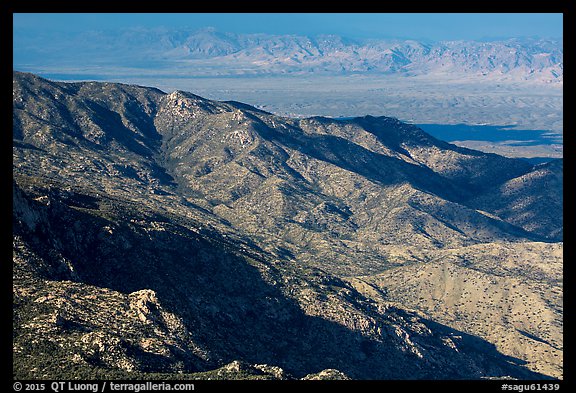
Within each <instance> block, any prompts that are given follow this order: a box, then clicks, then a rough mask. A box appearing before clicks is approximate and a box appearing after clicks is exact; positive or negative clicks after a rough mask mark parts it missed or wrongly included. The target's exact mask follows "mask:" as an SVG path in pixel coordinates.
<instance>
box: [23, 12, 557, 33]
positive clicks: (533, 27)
mask: <svg viewBox="0 0 576 393" xmlns="http://www.w3.org/2000/svg"><path fill="white" fill-rule="evenodd" d="M13 20H14V32H15V34H17V33H18V32H20V31H28V32H33V31H39V30H41V31H44V32H47V31H59V32H80V31H84V30H108V29H110V30H115V29H120V28H128V27H146V28H151V27H168V28H174V27H179V28H192V29H196V28H202V27H214V28H216V29H217V30H219V31H226V32H234V33H269V34H300V35H315V34H337V35H341V36H345V37H349V38H413V39H429V40H458V39H484V38H510V37H527V36H530V37H531V36H535V37H542V38H561V37H562V30H563V15H562V14H559V13H544V14H542V13H506V14H502V13H487V14H486V13H484V14H479V13H467V14H461V13H449V14H446V13H437V14H436V13H426V14H422V13H410V14H398V13H371V14H365V13H331V14H320V13H296V14H289V13H275V14H269V13H246V14H241V13H235V14H227V13H216V14H202V13H196V14H168V13H162V14H146V13H138V14H112V13H111V14H74V13H67V14H56V13H54V14H33V13H26V14H14V15H13Z"/></svg>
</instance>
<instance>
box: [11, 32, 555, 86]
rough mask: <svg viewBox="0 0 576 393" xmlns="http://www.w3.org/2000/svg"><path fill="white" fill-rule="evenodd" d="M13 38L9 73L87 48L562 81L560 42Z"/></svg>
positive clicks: (294, 69)
mask: <svg viewBox="0 0 576 393" xmlns="http://www.w3.org/2000/svg"><path fill="white" fill-rule="evenodd" d="M17 39H18V40H19V41H18V42H17V45H15V49H16V52H15V62H14V65H15V66H16V67H21V66H23V65H25V64H31V62H30V59H33V58H34V56H38V55H42V56H43V58H44V62H43V64H44V65H47V64H51V63H54V64H60V65H61V66H62V65H70V64H73V63H74V60H73V58H72V57H66V54H67V53H74V56H76V57H77V58H83V57H86V58H89V57H90V56H91V53H92V52H90V50H96V51H99V59H100V60H99V62H100V63H103V64H105V63H106V62H107V60H106V59H107V58H106V56H109V55H112V56H114V58H115V59H117V60H119V61H120V64H123V63H126V65H128V64H129V63H132V64H142V65H147V66H154V65H155V66H159V67H160V69H165V68H166V67H169V68H172V74H173V75H176V74H178V75H180V74H181V75H184V74H187V75H195V76H200V75H212V76H216V75H219V76H226V75H267V74H268V75H275V74H294V75H306V74H309V73H311V72H314V73H315V74H318V73H325V74H340V73H346V74H354V73H358V74H401V75H405V76H416V75H426V74H431V75H436V76H438V77H440V76H442V75H445V74H446V73H451V74H460V75H474V76H475V77H483V78H496V79H498V78H500V79H503V78H504V79H505V78H506V77H509V78H511V79H512V80H533V81H540V82H547V83H562V81H563V50H562V45H563V41H562V40H561V39H560V40H555V39H534V38H526V39H507V40H499V41H440V42H429V43H423V42H419V41H416V40H399V39H392V40H391V39H347V38H343V37H340V36H336V35H321V36H316V37H307V36H298V35H270V34H235V33H229V32H220V31H216V30H214V29H201V30H189V29H181V30H158V29H133V30H122V31H114V32H104V31H93V32H87V33H82V34H80V35H78V36H70V37H67V38H66V39H65V40H62V39H60V40H58V41H57V40H54V39H51V38H50V37H49V36H47V37H43V36H42V35H35V36H34V37H33V38H32V37H28V38H27V36H26V35H25V34H20V35H18V36H17ZM87 39H88V40H90V42H92V45H91V48H92V49H89V48H86V47H84V46H83V45H79V43H81V42H83V41H84V40H87ZM55 42H60V44H59V47H58V53H59V54H60V56H61V57H60V58H55V57H53V55H51V51H50V49H49V48H51V47H52V46H53V45H54V43H55ZM20 51H22V52H20ZM62 56H63V57H62ZM21 58H22V60H20V59H21ZM208 65H209V66H210V67H207V66H208ZM152 68H154V67H152Z"/></svg>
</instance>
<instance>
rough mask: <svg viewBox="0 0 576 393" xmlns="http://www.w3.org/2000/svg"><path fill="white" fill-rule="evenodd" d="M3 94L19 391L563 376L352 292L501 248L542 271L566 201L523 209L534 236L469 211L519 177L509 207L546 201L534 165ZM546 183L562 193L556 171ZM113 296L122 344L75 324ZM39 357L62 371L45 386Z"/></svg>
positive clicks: (73, 98)
mask: <svg viewBox="0 0 576 393" xmlns="http://www.w3.org/2000/svg"><path fill="white" fill-rule="evenodd" d="M13 78H14V85H13V86H14V91H13V95H14V106H13V118H14V126H13V139H14V144H13V163H14V164H13V177H14V185H13V193H14V197H13V200H14V208H13V232H14V244H15V246H14V247H15V248H14V253H15V254H14V255H15V256H14V283H15V284H14V291H15V294H16V296H15V299H16V300H15V301H16V303H15V304H16V310H17V311H16V312H15V315H16V320H15V326H16V328H15V329H16V330H15V332H16V333H15V334H16V336H15V337H16V338H15V339H14V345H15V352H14V356H15V360H17V363H18V367H17V371H16V372H17V373H20V374H18V375H20V376H28V377H30V376H32V377H39V376H42V373H43V372H46V373H48V375H56V374H54V373H55V372H56V371H55V370H56V369H57V368H58V366H57V363H58V362H61V363H62V364H67V365H69V366H70V365H74V366H73V368H74V369H79V370H82V371H81V372H82V373H86V372H89V371H88V370H93V371H94V370H97V372H106V370H109V372H110V373H113V372H122V373H131V372H143V373H151V372H152V373H154V372H155V373H160V372H168V373H173V372H178V370H179V371H180V372H184V373H191V372H209V371H210V370H214V369H217V368H219V367H223V366H225V365H226V364H230V362H233V361H236V360H240V361H246V362H247V363H248V364H262V363H266V364H269V365H272V366H279V367H281V368H282V369H283V370H286V371H287V372H288V373H290V374H291V375H294V376H295V377H297V378H304V377H306V375H309V374H312V373H319V372H321V371H322V370H323V369H337V370H340V371H341V372H343V373H344V374H345V375H347V376H350V377H352V378H355V379H388V378H392V379H411V378H420V379H421V378H448V379H449V378H474V379H476V378H482V377H495V376H504V375H515V376H516V377H519V378H545V377H547V376H550V375H553V376H555V377H557V376H559V375H560V373H561V371H559V368H558V365H557V363H555V360H554V359H552V360H550V359H548V358H540V357H539V356H540V354H538V356H536V355H534V356H536V357H534V358H530V357H529V358H526V359H527V360H522V359H524V358H523V356H525V355H524V354H522V353H519V354H517V356H513V355H512V353H508V354H507V355H503V353H501V352H500V351H501V348H499V347H498V348H497V347H496V346H495V344H493V343H491V342H488V341H485V338H481V337H478V336H477V335H476V333H475V334H468V333H466V332H463V331H462V330H461V329H460V330H458V331H454V330H453V329H452V328H451V327H450V326H448V325H441V324H438V322H434V321H433V319H434V317H435V316H434V315H428V314H426V315H425V314H422V313H421V312H422V311H421V310H418V311H417V310H408V309H403V308H402V307H398V305H395V306H392V304H391V303H390V301H392V300H394V299H392V298H390V299H388V298H387V297H386V296H385V297H382V296H381V295H375V294H374V293H373V292H365V290H364V287H358V288H357V287H356V286H357V285H358V282H356V281H354V280H353V279H352V278H353V277H364V276H367V275H368V276H370V277H374V278H373V280H374V281H373V285H374V288H376V287H378V286H379V285H381V282H387V281H386V280H385V278H383V277H384V276H382V275H385V274H388V273H387V272H394V271H396V270H394V269H402V268H403V266H418V264H419V263H424V264H426V265H427V266H428V264H430V265H429V266H435V262H434V261H435V260H436V259H437V258H441V259H442V260H450V259H447V258H451V257H450V255H451V254H450V250H452V249H454V250H474V249H475V248H474V247H481V246H489V245H490V244H500V242H502V244H506V242H509V243H510V244H511V245H513V247H510V249H509V250H508V249H507V248H502V250H503V251H502V253H503V255H508V254H506V253H519V252H520V251H521V250H522V249H523V248H524V247H525V245H526V244H530V245H531V247H532V248H531V250H532V252H533V255H542V257H543V258H544V256H545V255H546V253H547V252H548V250H549V248H550V247H552V246H555V245H557V244H558V241H561V239H562V237H561V236H562V235H561V233H562V232H561V228H562V222H561V220H560V221H559V220H558V218H557V217H556V218H554V214H548V215H544V213H543V210H546V209H552V211H556V212H558V211H559V210H560V211H561V199H560V203H558V202H557V201H558V200H557V198H558V195H556V194H555V193H554V192H553V191H551V192H550V196H549V197H548V199H550V197H555V198H556V199H555V200H552V201H549V202H548V203H546V198H540V199H539V203H538V204H533V205H530V206H527V209H528V211H529V212H530V213H532V214H533V216H532V219H533V221H538V222H541V223H542V225H541V226H537V227H530V226H528V225H527V224H526V223H525V222H523V221H522V220H516V221H514V220H515V218H514V217H513V216H511V215H510V212H509V209H508V208H509V207H510V206H507V205H506V204H505V203H504V206H502V205H496V206H495V205H494V204H493V203H490V200H489V199H485V200H476V198H475V197H478V198H479V199H481V198H480V197H482V196H486V195H487V193H491V194H492V193H494V192H495V191H494V190H499V191H498V192H501V193H505V192H507V190H509V188H510V187H509V185H508V183H509V182H511V181H513V180H514V179H518V178H522V177H523V176H524V177H525V179H526V181H525V182H523V183H527V184H525V185H524V186H523V187H521V188H519V189H518V191H517V192H518V193H520V194H522V195H531V194H533V195H541V194H542V190H541V188H540V186H539V185H538V184H539V183H536V184H534V186H532V187H531V186H530V184H529V181H531V179H533V178H534V179H540V178H542V177H541V176H540V174H539V172H537V171H542V167H537V168H535V167H533V166H532V165H529V164H527V163H526V162H525V161H522V160H516V159H507V158H504V157H500V156H497V155H493V154H484V153H479V152H474V151H471V150H468V149H462V148H457V147H456V146H454V145H450V144H447V143H445V142H441V141H438V140H436V139H434V138H431V137H429V136H427V134H425V133H424V132H423V131H421V130H419V129H418V128H417V127H414V126H410V125H405V124H404V123H401V122H399V121H397V120H395V119H390V118H385V117H379V118H374V117H365V118H358V119H353V120H346V121H334V120H327V119H318V118H311V119H290V118H284V117H280V116H275V115H272V114H269V113H267V112H264V111H261V110H258V109H255V108H252V107H250V106H247V105H245V104H237V103H234V102H217V101H211V100H207V99H204V98H202V97H199V96H196V95H194V94H191V93H184V92H173V93H170V94H166V93H163V92H161V91H159V90H157V89H148V88H145V87H138V86H129V85H118V84H111V83H95V82H85V83H74V84H67V83H62V82H50V81H47V80H45V79H43V78H38V77H35V76H33V75H31V74H24V73H19V72H15V73H14V74H13ZM545 168H546V171H550V172H546V173H543V175H545V176H549V175H550V176H552V175H553V176H560V177H559V179H560V180H561V174H562V166H561V165H559V164H551V165H548V166H547V167H545ZM533 172H534V173H538V176H536V175H530V174H531V173H533ZM472 173H475V174H477V176H476V177H475V178H472V177H470V176H469V174H472ZM467 174H468V175H467ZM486 183H488V184H486ZM551 184H552V185H554V187H555V188H560V189H561V187H562V184H561V181H559V182H558V181H557V182H555V183H551ZM470 187H476V188H475V191H476V192H475V193H471V192H470V190H469V188H470ZM500 188H502V189H501V190H500ZM449 195H451V196H450V197H449ZM560 197H561V196H560ZM446 198H448V199H446ZM510 203H512V204H513V203H515V202H514V199H512V202H510ZM542 203H544V204H542ZM481 208H482V209H486V211H484V210H481ZM507 209H508V210H507ZM547 213H550V212H547ZM499 214H502V216H503V217H504V218H503V217H501V216H499ZM560 216H561V214H560ZM507 220H508V221H510V222H508V221H507ZM458 252H460V251H458ZM461 252H462V255H465V252H464V251H461ZM510 255H512V254H510ZM456 260H458V261H460V260H459V259H456ZM510 260H511V261H512V260H513V259H510ZM450 261H451V260H450ZM450 263H452V262H450ZM458 263H460V262H458ZM510 271H513V268H511V270H510ZM390 274H392V273H390ZM348 280H352V281H348ZM367 280H368V279H365V281H366V282H368V281H367ZM191 283H192V284H191ZM398 284H400V283H398ZM355 285H356V286H355ZM557 285H558V283H557V282H556V283H553V284H551V286H550V287H551V288H554V290H556V289H555V288H557ZM34 287H36V288H37V289H33V288H34ZM96 288H101V289H103V291H102V290H100V289H98V290H97V289H96ZM51 292H54V293H58V294H59V295H58V296H56V295H55V296H53V297H50V296H49V295H48V294H49V293H51ZM75 293H76V294H82V293H84V294H85V295H86V297H85V299H84V300H82V299H83V298H82V296H76V295H74V294H75ZM378 293H386V290H385V288H383V289H382V290H381V292H378ZM390 293H392V294H394V296H400V295H397V292H395V291H390ZM534 296H536V295H534ZM538 296H542V298H543V299H548V296H551V295H549V294H548V293H542V294H541V295H538ZM106 298H109V299H111V301H112V299H113V301H112V303H113V304H114V305H115V307H117V308H118V309H120V310H124V312H123V313H120V314H118V316H113V317H109V318H112V320H109V321H108V323H109V324H110V326H121V325H122V324H123V323H124V326H129V328H126V330H125V331H124V330H121V331H120V333H113V332H112V331H110V329H108V328H106V326H105V325H106V323H107V322H106V318H105V317H104V315H102V314H101V312H97V311H94V312H95V313H96V315H98V318H97V319H96V322H94V323H90V322H89V321H88V320H87V319H86V316H85V315H84V313H83V311H82V310H83V307H84V309H90V310H97V309H98V307H99V305H100V306H101V305H102V303H101V302H102V301H104V300H105V299H106ZM58 299H60V300H58ZM90 299H91V300H90ZM555 299H556V298H551V300H550V302H551V303H554V304H556V303H555V302H556V301H557V300H555ZM538 304H547V303H546V302H544V301H540V300H538ZM106 310H109V309H108V308H106ZM155 310H156V311H155ZM428 311H429V310H428ZM428 311H427V312H428ZM550 312H551V313H552V314H551V315H553V316H552V317H550V318H551V320H553V321H556V319H554V318H557V316H556V314H554V313H555V312H556V311H554V312H552V311H550ZM35 313H36V314H35ZM113 315H115V314H113ZM121 315H124V316H121ZM162 321H164V322H162ZM520 322H521V323H526V321H520ZM520 322H519V323H520ZM503 323H504V322H503ZM147 326H148V327H147ZM215 326H218V329H220V330H218V329H214V327H215ZM521 330H522V331H523V332H526V333H527V334H528V335H533V336H534V337H540V336H542V334H544V333H542V332H540V331H539V330H535V328H534V327H530V326H528V325H527V326H522V329H521ZM55 332H60V333H61V334H64V335H63V336H61V337H62V338H57V337H58V336H57V335H54V334H55ZM479 332H480V333H482V331H481V330H480V331H479ZM480 333H479V334H480ZM519 334H520V333H519ZM546 334H552V333H546ZM554 334H555V333H554ZM35 335H36V338H32V337H34V336H35ZM456 336H459V337H460V338H454V337H456ZM521 336H522V337H523V339H526V337H527V336H525V335H521ZM103 337H107V338H108V339H109V342H110V343H111V344H110V351H109V353H110V354H111V355H110V356H108V357H107V355H106V351H105V350H104V347H103V346H102V345H103V344H102V342H103V341H102V340H103ZM139 337H140V338H141V337H144V340H143V341H142V340H141V339H140V338H139ZM515 339H516V338H515ZM27 341H30V344H25V343H26V342H27ZM104 341H106V340H104ZM548 341H549V342H553V340H552V339H549V340H548ZM80 342H82V343H83V344H78V345H77V344H74V343H80ZM42 345H46V346H48V347H50V348H54V345H56V346H58V345H61V346H62V347H63V348H68V349H70V350H71V353H70V354H69V355H66V354H64V353H63V352H60V351H56V353H57V354H58V356H55V358H54V359H55V360H54V361H51V362H49V364H48V365H47V366H43V368H42V367H39V366H38V365H39V364H41V359H42V357H41V356H40V355H39V352H38V351H39V350H40V349H39V348H41V346H42ZM555 345H556V344H555ZM453 347H455V348H458V351H459V352H458V351H454V350H453V349H450V348H453ZM342 348H344V349H342ZM544 349H545V348H544V347H543V348H542V350H544ZM457 353H460V354H459V355H456V354H457ZM350 356H352V357H353V358H354V359H355V362H357V363H358V364H359V366H355V365H354V364H351V363H349V362H348V360H349V359H350ZM454 356H456V357H454ZM506 356H508V357H510V356H513V357H515V358H517V359H521V360H512V363H510V361H511V359H509V358H507V357H506ZM526 356H529V355H526ZM530 356H532V355H530ZM24 359H27V360H26V361H24ZM486 359H489V360H486ZM542 359H546V361H543V360H542ZM522 361H526V362H529V364H530V365H531V367H532V368H531V369H527V368H524V367H522V366H521V363H522ZM26 362H30V364H31V365H32V366H29V367H28V366H27V365H26ZM55 362H56V363H55ZM275 362H276V363H275ZM486 362H487V363H486ZM486 364H488V365H486ZM33 365H36V366H33ZM393 365H396V366H393ZM34 367H36V368H37V370H36V371H34ZM230 367H231V368H232V369H237V368H238V367H240V366H238V367H236V366H234V367H232V366H230ZM405 367H412V374H408V373H406V371H405V370H404V371H403V369H404V368H405ZM39 368H42V370H45V371H38V369H39ZM240 368H241V367H240ZM114 370H115V371H114ZM248 370H252V371H250V372H254V373H256V371H254V370H255V369H252V368H250V367H248ZM363 370H364V371H363ZM366 370H371V371H366ZM90 372H92V371H90ZM94 372H96V371H94ZM83 375H84V374H83Z"/></svg>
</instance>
